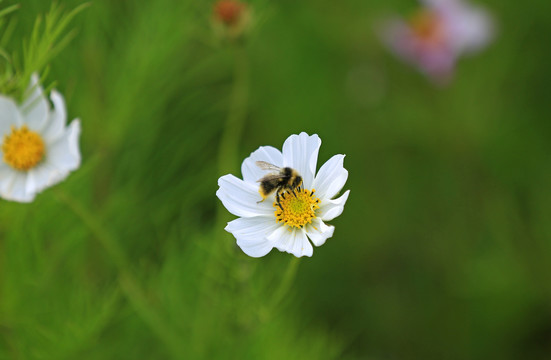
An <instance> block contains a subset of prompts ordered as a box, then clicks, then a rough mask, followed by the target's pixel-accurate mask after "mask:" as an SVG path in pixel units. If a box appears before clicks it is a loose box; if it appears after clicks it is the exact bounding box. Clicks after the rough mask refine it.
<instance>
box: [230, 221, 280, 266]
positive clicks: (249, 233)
mask: <svg viewBox="0 0 551 360" xmlns="http://www.w3.org/2000/svg"><path fill="white" fill-rule="evenodd" d="M280 226H281V225H280V224H278V223H276V221H275V218H274V217H265V216H257V217H253V218H239V219H235V220H233V221H230V222H229V223H228V225H227V226H226V228H225V230H226V231H228V232H230V233H232V234H233V236H235V238H236V239H237V245H238V246H239V247H240V248H241V250H243V252H244V253H245V254H247V255H249V256H252V257H261V256H264V255H266V254H267V253H269V252H270V251H271V250H272V249H273V247H274V246H273V245H272V243H271V242H270V241H269V240H268V239H267V236H268V235H269V234H271V233H273V232H274V231H275V230H276V229H277V228H278V227H280Z"/></svg>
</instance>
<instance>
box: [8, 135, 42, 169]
mask: <svg viewBox="0 0 551 360" xmlns="http://www.w3.org/2000/svg"><path fill="white" fill-rule="evenodd" d="M45 152H46V151H45V146H44V141H43V140H42V137H40V135H39V134H38V133H36V132H34V131H31V130H29V129H28V128H27V126H25V125H23V126H22V127H21V128H19V129H16V128H15V127H12V129H11V133H10V134H9V135H6V136H5V137H4V142H3V143H2V153H3V154H4V156H3V159H4V162H6V164H8V165H9V166H11V167H12V168H14V169H16V170H20V171H27V170H29V169H31V168H33V167H35V166H36V165H38V163H40V162H41V161H42V159H43V158H44V154H45Z"/></svg>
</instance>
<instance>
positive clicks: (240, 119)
mask: <svg viewBox="0 0 551 360" xmlns="http://www.w3.org/2000/svg"><path fill="white" fill-rule="evenodd" d="M231 45H232V48H231V50H232V52H233V55H234V76H233V81H234V82H233V87H232V91H231V94H230V103H229V108H228V117H227V118H226V122H225V125H224V130H223V133H222V138H221V140H220V144H219V149H218V173H219V175H223V174H228V173H234V172H235V170H236V166H237V164H238V149H239V143H240V142H241V134H242V130H243V126H244V124H245V119H246V116H247V103H248V98H249V64H248V58H247V52H246V49H245V48H244V46H243V43H237V42H236V43H232V44H231ZM228 217H229V214H228V212H227V211H226V209H224V208H223V206H222V205H221V204H220V205H219V206H218V208H217V213H216V221H215V230H214V231H213V233H212V234H213V237H214V238H215V239H217V241H219V240H222V243H219V242H217V243H214V242H213V243H212V244H211V245H212V246H210V252H209V254H208V257H207V259H206V263H205V271H204V273H203V279H202V281H201V288H200V289H199V297H206V298H207V299H206V300H205V301H200V302H199V303H198V305H197V308H196V309H195V314H196V317H195V319H194V324H193V325H192V329H193V334H192V335H193V339H192V340H191V343H192V344H193V345H194V349H193V354H194V355H195V356H197V357H200V356H201V354H203V353H204V352H205V346H206V345H207V342H206V341H205V339H206V338H208V337H209V333H208V332H206V331H208V329H209V328H210V326H216V321H217V319H215V318H213V317H212V316H205V314H207V315H208V313H209V310H208V308H207V306H208V304H209V303H210V302H211V301H213V299H210V298H209V297H210V296H211V293H210V292H209V286H211V285H212V279H215V278H219V277H223V276H225V275H227V274H225V273H224V272H225V270H226V269H224V268H223V265H222V264H221V263H220V262H219V261H218V259H219V258H220V255H221V254H224V253H225V252H226V253H230V246H233V244H234V242H232V241H228V238H227V237H226V236H225V235H227V233H225V231H224V230H223V229H224V227H225V224H226V222H227V219H228Z"/></svg>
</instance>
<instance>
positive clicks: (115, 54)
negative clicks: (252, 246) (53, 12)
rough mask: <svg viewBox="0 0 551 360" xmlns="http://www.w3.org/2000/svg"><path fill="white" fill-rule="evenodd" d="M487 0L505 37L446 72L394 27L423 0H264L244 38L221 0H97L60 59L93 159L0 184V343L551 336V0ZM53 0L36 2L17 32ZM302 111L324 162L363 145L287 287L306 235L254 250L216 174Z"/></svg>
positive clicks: (519, 349) (522, 346)
mask: <svg viewBox="0 0 551 360" xmlns="http://www.w3.org/2000/svg"><path fill="white" fill-rule="evenodd" d="M14 3H15V2H13V1H6V2H5V3H3V4H2V5H4V4H5V5H6V6H9V5H11V4H14ZM81 3H82V2H81V1H76V0H71V1H69V0H66V1H60V6H61V7H62V8H64V9H67V10H70V9H73V8H75V7H77V6H78V5H80V4H81ZM481 4H482V5H484V6H485V7H487V8H488V9H491V10H492V11H493V13H494V15H495V17H496V19H497V22H498V24H499V28H500V29H499V30H500V31H499V36H498V38H497V40H496V41H495V43H494V44H492V45H491V46H490V47H489V48H488V49H487V50H486V51H484V52H483V53H481V54H480V55H478V56H476V57H472V58H466V59H462V60H461V61H460V63H459V66H458V69H457V74H456V78H455V81H454V82H453V83H452V84H451V85H450V86H449V87H447V88H435V87H434V86H432V85H431V84H430V82H428V81H427V80H426V79H425V78H423V77H422V76H421V75H420V74H418V73H417V72H415V70H413V69H411V68H409V67H407V66H406V65H404V64H403V63H401V62H400V61H398V60H396V59H394V58H393V57H392V55H390V54H389V53H388V52H387V51H386V50H385V49H384V48H383V47H382V46H381V45H380V44H379V42H378V40H377V38H376V35H375V33H374V28H375V26H376V24H377V22H378V21H380V20H381V19H382V18H384V17H385V16H386V15H388V14H392V13H394V12H400V13H403V14H404V13H407V12H408V11H410V10H411V9H412V7H413V6H412V2H410V1H406V0H391V1H382V0H379V1H374V2H373V1H372V2H365V1H359V0H348V1H341V2H334V1H315V0H304V1H300V2H297V1H295V0H279V1H267V0H258V1H251V2H250V6H251V8H252V9H253V14H254V17H255V22H254V23H255V25H254V27H253V28H252V29H251V32H250V34H249V37H248V39H247V41H244V42H240V43H231V42H228V41H224V40H223V39H220V38H217V37H216V36H215V35H214V32H213V29H212V25H211V21H212V19H211V11H212V3H211V2H208V1H191V0H178V1H176V0H156V1H149V2H146V1H139V2H138V1H129V0H124V1H107V0H97V1H94V2H93V3H92V5H91V6H90V7H89V8H87V9H86V10H85V11H83V12H81V13H80V14H78V15H77V17H76V18H75V19H73V21H72V22H71V24H70V25H69V27H73V28H75V29H76V30H77V34H76V37H75V38H74V39H73V40H72V42H71V43H70V44H69V45H68V46H67V47H66V48H65V49H64V50H63V51H62V52H61V53H60V54H58V55H57V57H56V58H55V59H54V60H53V62H52V63H51V67H50V71H49V73H48V77H47V79H46V80H47V81H53V80H57V88H58V89H59V90H60V91H61V92H62V93H63V94H64V95H65V96H66V99H67V105H68V111H69V116H70V117H71V118H74V117H77V116H78V117H80V118H81V119H82V122H83V132H82V142H81V148H82V151H83V166H82V167H81V169H79V170H78V171H77V172H75V173H74V174H72V175H71V176H70V177H69V178H68V180H67V181H65V182H64V183H62V184H60V185H58V186H56V187H55V188H54V189H50V190H47V191H45V192H44V193H43V194H41V195H40V196H39V197H38V198H37V200H36V201H35V202H34V203H32V204H30V205H24V204H17V203H9V202H2V207H0V359H75V358H79V359H83V360H84V359H183V358H189V359H220V358H221V359H224V358H227V359H335V358H345V359H487V358H495V359H505V360H506V359H519V358H522V359H548V358H549V357H550V356H551V345H550V344H551V302H550V299H551V282H550V281H549V279H550V278H551V241H550V239H551V222H550V221H549V219H550V218H551V190H550V188H549V184H550V183H551V161H549V154H550V153H551V145H550V142H549V139H550V138H551V123H550V111H549V104H548V100H547V97H548V94H549V84H551V72H550V71H549V65H548V64H549V63H550V61H551V52H550V51H549V46H548V45H549V36H550V35H551V18H550V17H551V15H550V14H551V3H547V2H541V1H540V2H533V3H530V6H527V5H526V4H524V3H519V2H517V1H512V0H502V1H498V0H488V1H485V2H483V3H481ZM50 6H51V3H50V2H47V1H42V0H25V1H24V2H21V7H20V8H19V10H18V11H17V13H16V14H15V15H14V14H10V15H8V16H9V17H14V18H17V23H16V24H15V26H14V29H13V34H12V36H11V37H10V39H11V40H10V42H9V44H7V45H6V47H7V48H9V47H10V45H11V47H12V48H13V47H18V48H20V46H21V41H22V39H28V38H29V36H30V34H31V32H32V29H33V24H34V22H35V19H36V16H37V15H38V14H44V13H45V12H47V11H48V9H49V8H50ZM238 53H240V54H241V55H243V54H244V56H246V59H247V63H248V65H249V67H248V74H249V82H248V95H249V97H248V107H247V111H246V122H245V126H244V128H243V131H242V134H241V135H239V134H237V135H236V138H235V141H236V144H237V146H238V147H237V148H236V149H235V151H237V155H236V158H237V159H235V161H230V160H228V161H230V163H224V164H218V156H219V152H220V151H221V150H220V149H219V144H220V141H221V139H222V137H223V134H224V131H227V129H226V130H224V129H225V123H226V121H227V120H226V119H227V117H228V110H229V109H231V106H232V105H231V99H232V91H234V87H233V84H234V81H235V80H236V79H235V74H234V65H236V64H235V61H236V60H237V59H238V57H237V56H236V55H237V54H238ZM300 131H307V132H309V133H318V134H319V135H320V137H321V138H322V140H323V144H322V148H321V151H320V161H319V163H318V166H319V165H321V163H322V162H324V161H326V160H327V159H329V157H330V156H331V155H333V154H336V153H344V154H347V158H346V161H345V166H346V167H347V169H348V170H349V172H350V177H349V180H348V184H347V185H346V188H349V189H351V196H350V199H349V202H348V204H347V206H346V208H345V212H344V214H343V215H342V216H341V217H339V218H337V219H336V220H334V221H333V222H332V223H333V224H334V225H335V226H336V231H335V235H334V237H333V238H332V239H330V240H328V242H327V243H326V244H325V245H324V246H322V247H321V248H316V249H315V250H314V256H313V257H312V258H307V259H302V260H301V262H300V265H299V268H298V272H297V274H296V279H295V282H294V285H293V286H292V287H291V288H290V289H289V291H288V292H286V293H285V296H284V297H283V300H282V301H281V302H277V301H274V294H275V293H276V292H277V289H278V288H279V286H280V284H281V283H282V281H283V279H284V277H285V275H284V274H285V273H286V271H287V269H288V267H289V266H291V265H292V262H293V261H294V260H293V258H292V257H291V256H290V255H288V254H283V253H279V252H278V251H277V250H274V251H272V253H270V254H269V255H268V256H266V257H265V258H261V259H252V258H248V257H247V256H245V255H244V254H243V253H242V252H241V251H240V250H239V249H238V248H237V247H236V246H235V241H234V239H233V237H232V235H231V234H228V233H225V232H224V231H223V221H227V220H229V219H231V218H232V217H231V216H230V215H229V214H227V213H226V211H225V210H224V209H220V208H221V204H220V203H219V201H218V199H217V198H216V196H215V191H216V189H217V185H216V181H217V179H218V177H219V176H220V175H223V173H222V171H221V170H219V168H222V167H223V168H228V169H234V170H233V172H234V173H235V174H238V169H239V165H240V161H241V160H240V159H243V158H244V157H246V156H247V155H248V154H249V153H250V152H252V151H254V150H255V149H256V148H257V147H258V146H261V145H268V144H270V145H273V146H275V147H280V146H281V144H282V143H283V141H284V140H285V138H286V137H287V136H288V135H290V134H292V133H298V132H300ZM217 214H218V215H217ZM217 218H218V220H217Z"/></svg>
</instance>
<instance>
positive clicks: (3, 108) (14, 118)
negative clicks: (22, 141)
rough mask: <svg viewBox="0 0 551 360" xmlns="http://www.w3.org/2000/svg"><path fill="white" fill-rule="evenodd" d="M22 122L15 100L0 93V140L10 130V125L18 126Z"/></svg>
mask: <svg viewBox="0 0 551 360" xmlns="http://www.w3.org/2000/svg"><path fill="white" fill-rule="evenodd" d="M22 124H23V121H22V117H21V113H20V112H19V109H18V108H17V105H16V104H15V102H14V101H13V100H12V99H10V98H8V97H5V96H2V95H0V140H3V137H4V136H5V135H8V134H9V133H10V132H11V127H12V126H15V127H17V128H18V127H20V126H21V125H22Z"/></svg>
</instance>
